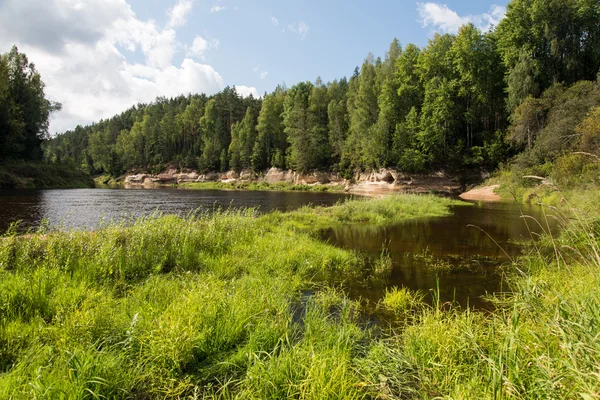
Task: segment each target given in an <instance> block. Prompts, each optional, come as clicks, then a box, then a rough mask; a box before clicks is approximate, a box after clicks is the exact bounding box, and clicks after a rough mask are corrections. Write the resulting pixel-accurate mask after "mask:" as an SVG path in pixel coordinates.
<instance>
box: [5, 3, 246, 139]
mask: <svg viewBox="0 0 600 400" xmlns="http://www.w3.org/2000/svg"><path fill="white" fill-rule="evenodd" d="M191 4H192V1H190V0H180V1H178V2H177V3H176V4H175V6H174V7H173V8H172V9H171V10H169V11H168V17H169V22H168V23H167V27H166V28H161V27H159V26H158V25H157V24H156V22H155V21H153V20H148V21H142V20H140V19H139V18H137V16H136V15H135V13H134V12H133V10H132V9H131V7H130V6H129V4H128V3H127V2H126V0H85V1H74V0H28V1H22V0H3V1H0V37H1V38H2V40H0V52H6V51H8V50H9V49H10V46H12V44H16V45H17V46H18V47H19V50H20V51H22V52H24V53H25V54H27V56H28V57H29V59H30V61H32V62H34V63H35V65H36V67H37V69H38V70H39V71H40V73H41V74H42V77H43V79H44V82H45V83H46V94H47V96H48V97H49V98H50V99H52V100H55V101H58V102H60V103H62V105H63V108H62V111H60V112H58V113H56V114H55V115H54V116H53V119H52V121H51V124H50V131H51V132H52V133H55V132H62V131H65V130H68V129H73V128H74V127H75V126H76V125H77V124H89V123H91V122H93V121H97V120H99V119H102V118H108V117H111V116H113V115H114V114H116V113H119V112H122V111H123V110H125V109H126V108H128V107H130V106H132V105H134V104H137V103H140V102H143V103H147V102H149V101H152V100H154V98H156V97H157V96H169V97H170V96H177V95H179V94H187V93H200V92H203V93H208V94H212V93H215V92H217V91H219V90H221V89H222V88H223V87H224V86H225V83H224V81H223V78H222V77H221V75H220V74H219V73H218V72H217V71H215V70H214V68H213V67H211V66H210V65H206V64H203V63H200V62H197V61H194V60H193V59H192V57H194V56H195V57H199V58H202V55H204V54H205V53H206V51H208V50H209V49H213V48H217V47H218V46H219V43H218V41H217V40H214V39H205V38H202V37H200V36H197V37H196V38H195V39H194V41H193V43H192V44H191V46H190V47H187V46H183V45H181V44H180V43H178V42H177V39H176V33H175V30H174V29H173V27H175V26H182V25H181V24H183V23H185V18H186V16H187V14H188V13H189V10H190V8H188V7H189V5H191ZM36 21H37V22H36ZM37 23H39V25H37ZM179 48H185V49H186V57H185V58H184V60H183V61H182V62H181V64H179V65H173V56H174V54H176V52H177V49H179ZM137 50H140V52H141V54H142V55H143V59H142V60H141V61H138V62H131V61H129V60H128V59H127V56H128V55H130V54H128V52H134V51H137ZM241 88H243V89H241ZM240 89H241V90H240V93H242V90H243V93H244V94H246V95H248V94H250V93H253V95H255V94H256V89H254V88H248V87H240Z"/></svg>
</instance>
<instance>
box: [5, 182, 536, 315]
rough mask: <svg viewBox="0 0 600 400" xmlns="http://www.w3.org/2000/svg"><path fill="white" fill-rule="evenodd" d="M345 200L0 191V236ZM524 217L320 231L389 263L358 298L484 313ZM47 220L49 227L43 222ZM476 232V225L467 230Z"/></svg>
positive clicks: (485, 210) (462, 217)
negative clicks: (436, 302) (16, 230)
mask: <svg viewBox="0 0 600 400" xmlns="http://www.w3.org/2000/svg"><path fill="white" fill-rule="evenodd" d="M349 197H350V196H348V195H346V194H343V193H319V192H255V191H220V190H181V189H152V190H143V189H137V190H132V189H127V190H124V189H70V190H9V191H6V190H5V191H0V230H1V231H3V232H4V231H6V229H8V227H9V226H10V224H11V223H13V222H15V221H21V222H20V229H21V230H26V229H35V228H36V227H38V226H40V224H43V223H45V224H47V225H48V226H49V227H50V228H56V227H60V226H62V227H63V228H66V229H94V228H95V227H97V226H98V223H99V222H100V221H102V220H104V221H109V220H116V221H119V220H123V219H129V218H136V217H139V216H142V215H149V214H152V213H154V212H156V211H160V212H162V213H166V214H179V215H186V214H188V213H190V212H192V211H194V210H198V209H199V210H208V211H211V210H215V209H218V208H228V207H236V208H239V207H257V208H258V209H259V211H261V212H268V211H270V210H293V209H296V208H299V207H302V206H304V205H307V204H313V205H333V204H335V203H336V202H338V201H343V200H344V199H346V198H349ZM522 215H529V216H531V217H534V218H536V219H537V220H539V221H541V222H542V224H543V225H545V222H544V221H545V220H546V218H545V217H544V215H543V213H542V210H541V209H540V208H538V207H531V206H529V207H525V208H521V207H520V206H517V205H516V204H514V203H511V202H498V203H479V204H474V205H471V206H456V207H453V209H452V215H450V216H447V217H441V218H420V219H416V220H410V221H406V222H403V223H400V224H397V225H394V226H389V227H384V228H376V227H372V226H361V225H358V226H346V227H341V228H337V229H330V230H328V231H325V232H323V234H322V238H323V240H326V241H328V242H329V243H331V244H333V245H335V246H339V247H344V248H349V249H353V250H357V251H360V252H362V253H364V254H366V255H367V256H369V257H370V258H371V259H377V258H379V257H380V255H381V254H382V253H384V254H387V255H389V256H390V258H391V260H392V269H391V271H390V273H389V274H387V275H385V276H383V277H379V279H377V280H375V281H373V280H368V283H365V281H361V282H349V283H348V289H349V291H350V294H351V295H352V296H353V297H355V298H358V297H360V298H362V299H367V300H372V302H373V303H374V302H376V301H377V300H378V299H380V298H381V297H382V296H383V294H384V293H385V291H386V290H387V289H389V288H390V287H394V286H396V287H402V286H405V287H408V288H410V289H413V290H419V291H421V292H423V293H424V294H425V295H426V296H427V297H428V298H429V299H431V298H432V296H434V295H435V294H436V293H439V298H440V301H441V302H452V301H455V302H457V303H459V304H460V305H462V306H467V305H469V306H474V307H476V308H485V307H486V304H487V303H486V302H485V301H483V300H482V297H483V296H485V295H486V294H488V293H494V292H496V293H497V292H502V291H506V290H508V288H507V286H506V283H505V281H504V279H503V268H502V266H505V267H506V268H508V267H507V265H508V264H510V259H511V258H513V257H515V256H517V255H518V254H519V253H520V252H521V248H520V247H519V246H518V245H517V242H522V241H524V240H525V241H527V240H530V239H531V234H530V230H529V229H530V228H531V229H532V230H533V231H534V232H538V233H539V232H540V228H539V227H538V226H534V224H533V223H532V222H531V221H530V222H529V227H528V226H527V224H526V221H527V220H526V219H524V218H522ZM43 221H46V222H43ZM470 225H474V226H470Z"/></svg>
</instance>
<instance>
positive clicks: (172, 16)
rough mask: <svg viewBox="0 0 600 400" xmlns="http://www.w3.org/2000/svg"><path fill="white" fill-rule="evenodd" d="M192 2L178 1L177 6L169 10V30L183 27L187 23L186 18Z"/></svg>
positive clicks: (191, 0) (186, 0)
mask: <svg viewBox="0 0 600 400" xmlns="http://www.w3.org/2000/svg"><path fill="white" fill-rule="evenodd" d="M192 6H193V0H178V1H177V4H175V6H174V7H173V8H171V9H170V10H169V22H168V24H167V26H168V27H169V28H176V27H178V26H183V25H185V23H186V22H187V16H188V14H189V13H190V11H192Z"/></svg>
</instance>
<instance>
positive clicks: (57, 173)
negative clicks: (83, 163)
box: [0, 161, 94, 189]
mask: <svg viewBox="0 0 600 400" xmlns="http://www.w3.org/2000/svg"><path fill="white" fill-rule="evenodd" d="M82 187H94V181H93V180H92V178H91V177H90V176H88V175H86V174H85V173H83V172H82V171H80V170H78V169H77V168H75V167H71V166H67V165H59V164H47V163H42V162H23V161H21V162H11V163H8V164H2V165H0V188H4V189H7V188H26V189H46V188H82Z"/></svg>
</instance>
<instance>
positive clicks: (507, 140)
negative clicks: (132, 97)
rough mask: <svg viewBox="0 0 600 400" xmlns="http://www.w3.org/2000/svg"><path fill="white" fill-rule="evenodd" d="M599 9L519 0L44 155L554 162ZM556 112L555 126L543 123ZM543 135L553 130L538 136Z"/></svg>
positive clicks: (167, 104) (164, 110)
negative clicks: (497, 17) (416, 39)
mask: <svg viewBox="0 0 600 400" xmlns="http://www.w3.org/2000/svg"><path fill="white" fill-rule="evenodd" d="M599 19H600V5H599V4H598V2H597V1H596V0H569V1H547V0H513V1H512V2H510V3H509V4H508V8H507V14H506V17H505V18H504V19H503V20H502V21H501V22H500V24H499V25H498V26H497V27H493V28H492V29H490V31H488V32H481V31H480V30H479V29H478V28H477V27H475V26H474V25H472V24H467V25H464V26H463V27H462V28H460V30H459V32H458V33H457V34H456V35H453V34H436V35H435V36H434V37H433V38H432V39H430V40H429V41H428V44H427V45H426V46H425V47H423V48H420V47H419V46H416V45H414V44H407V45H406V46H402V45H401V44H400V42H399V41H398V40H396V39H395V40H393V41H392V43H391V45H390V47H389V50H388V51H387V53H386V54H385V55H384V57H383V58H381V57H377V58H376V57H374V56H373V55H371V54H369V55H368V57H367V58H366V59H365V61H364V63H363V64H362V66H361V67H360V68H358V67H357V68H356V69H355V70H354V73H353V75H352V76H351V77H350V78H349V79H347V78H341V79H338V80H334V81H333V82H328V83H324V82H323V81H322V80H321V79H320V78H317V79H316V80H315V82H314V83H313V82H300V83H298V84H295V85H293V86H291V87H289V88H288V87H286V86H285V85H280V86H278V87H277V88H276V89H275V90H274V91H273V92H272V93H265V95H264V96H263V97H262V98H253V97H252V96H249V97H246V98H243V97H242V96H240V95H239V94H238V93H237V91H236V89H235V87H232V88H231V87H227V88H225V89H224V90H223V91H221V92H219V93H217V94H215V95H212V96H207V95H205V94H190V95H187V96H184V95H181V96H179V97H176V98H169V99H167V98H157V99H156V100H155V101H154V102H152V103H149V104H139V105H137V106H134V107H132V108H130V109H128V110H126V111H124V112H123V113H122V114H120V115H116V116H114V117H112V118H110V119H107V120H102V121H99V122H98V123H94V124H92V125H90V126H86V127H81V126H77V127H76V128H75V129H74V130H72V131H68V132H65V133H62V134H59V135H57V136H56V137H54V138H52V139H50V140H47V141H44V143H43V152H44V158H45V160H47V161H49V162H53V163H68V164H70V165H74V166H76V167H77V168H79V169H81V170H83V171H85V172H87V173H89V174H93V175H97V174H109V175H112V176H118V175H120V174H122V173H124V172H126V171H132V170H143V171H149V172H158V171H160V170H162V169H164V168H166V167H167V166H174V167H177V168H193V169H198V170H201V171H225V170H230V169H232V170H242V169H252V170H254V171H255V172H258V173H260V172H261V171H265V170H266V169H268V168H270V167H277V168H290V169H293V170H296V171H300V172H307V171H310V170H327V171H334V172H339V173H341V174H342V175H343V176H346V177H351V176H352V175H353V174H354V172H356V171H358V170H371V169H378V168H382V167H392V168H397V169H399V170H402V171H406V172H429V171H439V170H443V171H446V172H449V173H455V172H458V171H463V170H465V169H479V170H487V171H492V170H494V169H495V168H496V167H497V166H498V165H499V164H501V163H505V162H506V161H507V160H509V159H512V158H513V157H514V156H516V155H519V154H521V155H520V156H519V157H520V163H521V164H522V165H525V166H531V165H538V164H543V163H544V162H546V161H548V160H553V159H554V158H556V157H557V156H558V155H560V154H563V153H564V152H565V151H567V150H573V149H574V148H576V147H578V146H579V147H581V146H583V145H582V144H581V141H579V140H578V138H580V137H581V135H580V134H578V133H576V132H574V129H575V127H576V126H578V125H579V124H581V123H583V119H584V118H585V117H586V116H587V114H588V113H589V112H590V110H592V109H593V108H594V107H597V106H599V105H600V100H599V94H598V84H597V78H598V73H599V70H600V25H599V24H598V23H597V22H598V20H599ZM13 53H14V51H13ZM13 53H11V54H13ZM10 57H11V56H10V55H9V56H8V57H7V56H6V55H5V56H3V60H7V59H10ZM13 57H14V54H13ZM3 62H4V63H5V64H6V62H5V61H3ZM3 68H4V69H6V67H3ZM0 99H2V94H0ZM565 101H567V103H569V102H573V103H574V104H573V105H572V107H571V108H572V109H574V110H575V111H573V110H571V111H573V112H569V106H568V104H567V105H566V106H565V103H564V102H565ZM569 104H570V103H569ZM554 106H561V107H563V106H564V107H563V108H564V110H563V112H555V113H554V114H553V113H552V110H553V107H554ZM53 107H54V109H56V105H54V104H50V103H44V107H43V109H44V110H45V112H46V113H47V112H48V111H51V110H52V109H53ZM559 111H560V110H559ZM3 112H5V113H6V108H3ZM9 112H10V110H9ZM551 114H553V115H554V120H552V118H550V116H551ZM596 114H598V113H596ZM40 115H42V116H43V115H44V114H40ZM46 121H47V119H46ZM550 122H552V123H553V124H555V125H556V126H557V128H555V129H545V128H547V126H546V125H547V124H548V123H550ZM589 123H592V124H593V121H592V122H589ZM17 126H20V125H18V124H17ZM562 128H564V129H567V130H568V131H571V134H570V135H569V134H565V133H563V132H560V129H562ZM3 131H4V132H7V131H5V130H3ZM21 131H22V132H23V133H21ZM46 131H47V126H39V123H38V125H33V126H29V125H24V126H23V129H22V130H19V129H12V128H11V130H10V131H8V132H10V134H9V135H7V136H6V137H5V138H3V139H2V140H3V141H5V142H6V143H7V145H4V146H2V149H3V151H5V152H8V153H10V154H13V155H15V154H21V153H22V152H23V151H22V150H19V149H17V148H15V149H12V147H10V143H21V142H20V141H19V140H17V138H19V137H20V136H19V135H29V136H27V137H28V138H29V139H28V140H29V141H30V142H31V143H32V144H30V145H28V146H29V147H31V148H33V149H34V150H35V149H38V147H36V146H37V145H38V143H39V142H40V134H45V133H46ZM548 131H551V132H548ZM28 132H36V135H37V136H36V135H32V134H31V133H28ZM544 132H545V133H544ZM538 134H541V136H543V137H545V139H543V140H542V141H543V143H541V142H540V144H539V145H535V143H537V141H536V138H537V136H538ZM575 139H577V140H575ZM594 140H596V139H589V140H588V142H589V143H588V144H591V143H592V142H594ZM33 144H35V145H36V146H33ZM32 146H33V147H32ZM534 147H535V150H534V149H533V148H534ZM584 147H585V146H584ZM584 150H585V149H584ZM36 151H37V150H35V151H33V153H34V154H37V153H36Z"/></svg>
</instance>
